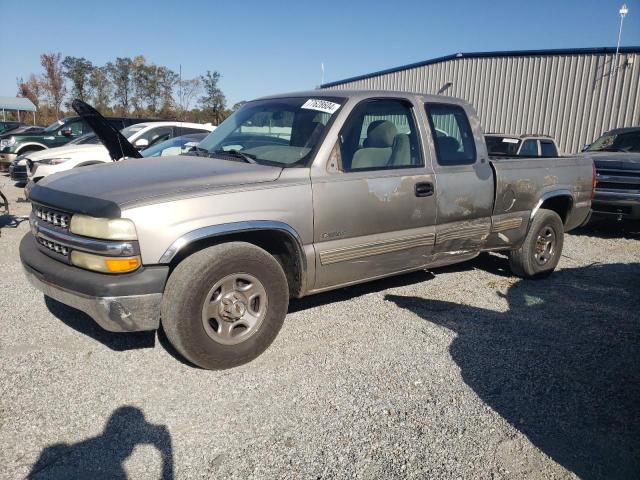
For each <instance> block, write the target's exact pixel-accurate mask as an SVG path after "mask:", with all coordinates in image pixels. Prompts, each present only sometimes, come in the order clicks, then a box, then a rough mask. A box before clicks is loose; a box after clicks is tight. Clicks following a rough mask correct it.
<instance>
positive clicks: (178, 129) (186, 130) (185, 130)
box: [174, 127, 209, 137]
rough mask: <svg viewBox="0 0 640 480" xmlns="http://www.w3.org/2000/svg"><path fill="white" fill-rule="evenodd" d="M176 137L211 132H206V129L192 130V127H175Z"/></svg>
mask: <svg viewBox="0 0 640 480" xmlns="http://www.w3.org/2000/svg"><path fill="white" fill-rule="evenodd" d="M174 130H175V135H174V136H175V137H180V136H182V135H189V134H190V133H209V130H205V129H204V128H191V127H174Z"/></svg>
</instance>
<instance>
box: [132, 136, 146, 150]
mask: <svg viewBox="0 0 640 480" xmlns="http://www.w3.org/2000/svg"><path fill="white" fill-rule="evenodd" d="M133 146H134V147H136V148H137V149H138V150H144V149H145V148H147V147H148V146H149V140H147V139H146V138H139V139H137V140H136V141H135V142H134V143H133Z"/></svg>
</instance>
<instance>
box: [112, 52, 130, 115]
mask: <svg viewBox="0 0 640 480" xmlns="http://www.w3.org/2000/svg"><path fill="white" fill-rule="evenodd" d="M106 69H107V72H108V73H109V78H110V79H111V82H112V83H113V96H114V99H115V101H116V104H117V105H119V106H120V111H121V113H122V114H123V115H126V114H128V113H129V104H130V100H131V92H132V73H133V60H131V59H130V58H126V57H118V58H116V61H115V63H111V62H109V63H107V65H106Z"/></svg>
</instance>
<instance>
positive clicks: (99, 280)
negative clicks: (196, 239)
mask: <svg viewBox="0 0 640 480" xmlns="http://www.w3.org/2000/svg"><path fill="white" fill-rule="evenodd" d="M20 260H21V261H22V265H23V267H24V270H25V274H26V276H27V279H28V280H29V282H30V283H31V284H32V285H33V286H34V287H35V288H37V289H38V290H40V291H41V292H42V293H44V294H45V295H46V296H48V297H51V298H53V299H54V300H57V301H59V302H61V303H64V304H65V305H69V306H71V307H74V308H77V309H78V310H81V311H83V312H85V313H86V314H87V315H89V316H90V317H91V318H93V319H94V320H95V321H96V323H97V324H98V325H100V326H101V327H102V328H104V329H105V330H108V331H110V332H136V331H144V330H155V329H157V328H158V327H159V326H160V303H161V301H162V292H163V291H164V284H165V282H166V279H167V276H168V274H169V267H165V266H154V267H144V268H142V269H141V270H139V271H136V272H133V273H127V274H121V275H108V274H102V273H96V272H90V271H87V270H83V269H81V268H77V267H74V266H72V265H66V264H64V263H62V262H59V261H57V260H55V259H53V258H51V257H49V256H47V255H45V254H44V253H42V252H41V251H40V249H39V248H38V244H37V242H36V240H35V238H34V237H33V235H32V234H30V233H28V234H26V235H25V237H24V238H23V239H22V241H21V242H20Z"/></svg>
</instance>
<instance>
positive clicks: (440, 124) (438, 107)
mask: <svg viewBox="0 0 640 480" xmlns="http://www.w3.org/2000/svg"><path fill="white" fill-rule="evenodd" d="M425 107H426V110H427V117H428V118H429V125H430V126H431V133H432V135H433V141H434V143H435V146H436V154H437V157H438V163H439V164H440V165H442V166H451V165H471V164H474V163H475V162H476V145H475V141H474V139H473V132H472V131H471V125H469V119H468V118H467V114H466V113H465V111H464V109H463V108H462V107H460V106H458V105H449V104H445V103H427V104H426V105H425Z"/></svg>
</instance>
